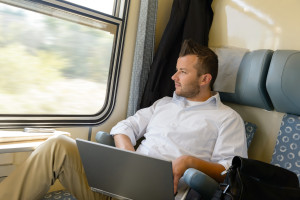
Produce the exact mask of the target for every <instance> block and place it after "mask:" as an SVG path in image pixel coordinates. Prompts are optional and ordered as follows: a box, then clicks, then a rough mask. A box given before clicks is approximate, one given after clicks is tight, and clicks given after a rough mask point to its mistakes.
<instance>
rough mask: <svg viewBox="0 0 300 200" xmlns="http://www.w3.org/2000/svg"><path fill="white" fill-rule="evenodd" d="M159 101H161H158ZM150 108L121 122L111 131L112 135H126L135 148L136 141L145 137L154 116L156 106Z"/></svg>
mask: <svg viewBox="0 0 300 200" xmlns="http://www.w3.org/2000/svg"><path fill="white" fill-rule="evenodd" d="M158 101H159V100H158ZM158 101H157V102H155V103H154V104H153V105H152V106H150V107H148V108H144V109H141V110H139V111H137V112H136V113H135V114H134V115H133V116H130V117H128V118H127V119H125V120H122V121H120V122H119V123H117V125H115V126H114V127H113V128H112V129H111V131H110V134H111V135H117V134H124V135H127V136H128V137H129V138H130V140H131V143H132V145H133V146H135V145H136V141H137V140H138V139H139V138H141V137H143V135H144V134H145V132H146V129H147V126H148V124H149V121H150V119H151V117H152V115H153V112H154V109H155V106H156V104H157V103H158Z"/></svg>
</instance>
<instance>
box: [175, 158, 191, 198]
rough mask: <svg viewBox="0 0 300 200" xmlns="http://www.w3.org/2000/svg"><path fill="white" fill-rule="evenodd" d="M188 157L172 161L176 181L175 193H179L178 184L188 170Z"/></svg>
mask: <svg viewBox="0 0 300 200" xmlns="http://www.w3.org/2000/svg"><path fill="white" fill-rule="evenodd" d="M187 158H188V157H187V156H181V157H179V158H177V159H176V160H173V161H172V167H173V179H174V193H176V192H177V187H178V182H179V179H180V178H181V177H182V175H183V174H184V172H185V170H187V169H188V166H187V161H186V159H187Z"/></svg>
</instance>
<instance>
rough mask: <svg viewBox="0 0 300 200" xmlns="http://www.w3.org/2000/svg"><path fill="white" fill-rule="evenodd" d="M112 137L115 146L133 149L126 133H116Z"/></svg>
mask: <svg viewBox="0 0 300 200" xmlns="http://www.w3.org/2000/svg"><path fill="white" fill-rule="evenodd" d="M113 137H114V140H115V145H116V147H117V148H120V149H126V150H129V151H135V150H134V147H133V145H132V144H131V141H130V138H129V137H128V136H127V135H123V134H117V135H114V136H113Z"/></svg>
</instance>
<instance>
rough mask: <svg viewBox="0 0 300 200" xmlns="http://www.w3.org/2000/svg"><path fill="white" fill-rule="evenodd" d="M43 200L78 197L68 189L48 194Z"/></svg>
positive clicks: (68, 199)
mask: <svg viewBox="0 0 300 200" xmlns="http://www.w3.org/2000/svg"><path fill="white" fill-rule="evenodd" d="M41 200H76V198H75V197H73V196H72V195H71V194H70V193H69V192H68V191H66V190H59V191H54V192H50V193H48V194H46V195H45V196H44V198H43V199H41Z"/></svg>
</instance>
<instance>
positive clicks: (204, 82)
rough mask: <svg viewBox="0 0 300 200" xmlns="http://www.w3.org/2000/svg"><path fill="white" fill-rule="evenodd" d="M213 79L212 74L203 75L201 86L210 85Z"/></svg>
mask: <svg viewBox="0 0 300 200" xmlns="http://www.w3.org/2000/svg"><path fill="white" fill-rule="evenodd" d="M211 79H212V76H211V74H203V75H201V77H200V85H201V86H204V85H209V84H210V81H211Z"/></svg>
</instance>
